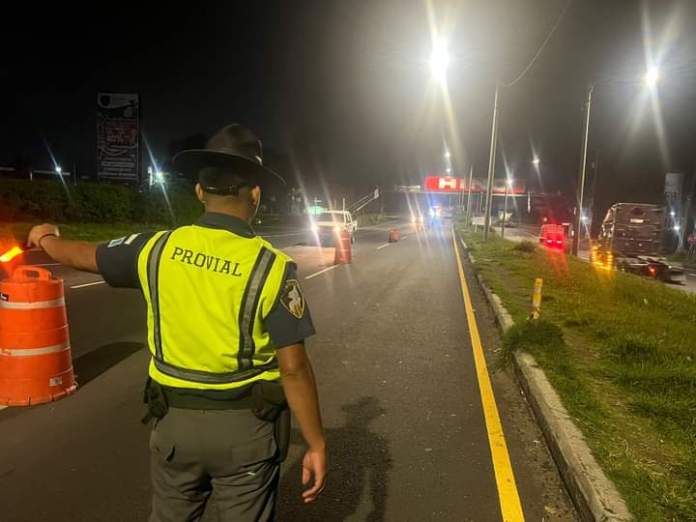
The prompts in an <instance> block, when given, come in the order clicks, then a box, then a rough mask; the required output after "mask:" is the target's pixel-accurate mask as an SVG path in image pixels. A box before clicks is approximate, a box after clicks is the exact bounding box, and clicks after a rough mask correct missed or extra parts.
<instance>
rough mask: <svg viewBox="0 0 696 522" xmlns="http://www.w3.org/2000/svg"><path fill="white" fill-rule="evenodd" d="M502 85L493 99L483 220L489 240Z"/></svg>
mask: <svg viewBox="0 0 696 522" xmlns="http://www.w3.org/2000/svg"><path fill="white" fill-rule="evenodd" d="M499 90H500V86H499V85H498V84H497V83H496V85H495V99H494V101H493V124H492V129H491V153H490V156H488V180H487V182H486V215H485V217H484V220H483V239H484V241H485V240H488V229H489V227H490V226H491V205H492V203H493V176H495V150H496V147H497V145H498V92H499Z"/></svg>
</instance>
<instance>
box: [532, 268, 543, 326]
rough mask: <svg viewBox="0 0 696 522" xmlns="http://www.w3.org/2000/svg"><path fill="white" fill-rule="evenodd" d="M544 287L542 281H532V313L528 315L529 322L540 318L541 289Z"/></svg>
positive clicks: (540, 279)
mask: <svg viewBox="0 0 696 522" xmlns="http://www.w3.org/2000/svg"><path fill="white" fill-rule="evenodd" d="M543 286H544V280H543V279H542V278H540V277H537V278H536V279H535V280H534V291H533V293H532V313H531V314H529V318H530V319H531V320H534V321H535V320H537V319H539V317H540V316H541V289H542V287H543Z"/></svg>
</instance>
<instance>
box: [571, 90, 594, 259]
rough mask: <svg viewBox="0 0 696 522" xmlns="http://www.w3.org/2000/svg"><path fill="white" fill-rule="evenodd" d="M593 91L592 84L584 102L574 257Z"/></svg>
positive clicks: (579, 219) (578, 244) (583, 191)
mask: <svg viewBox="0 0 696 522" xmlns="http://www.w3.org/2000/svg"><path fill="white" fill-rule="evenodd" d="M593 90H594V84H591V85H590V86H589V87H588V89H587V101H586V102H585V125H584V128H583V133H582V149H581V158H582V162H581V165H580V180H579V183H578V193H577V196H578V199H577V208H576V211H575V223H574V225H575V234H574V235H573V249H572V253H573V255H574V256H577V255H578V249H579V246H580V228H581V226H582V205H583V198H584V196H585V172H586V170H587V142H588V138H589V135H590V113H591V112H592V91H593Z"/></svg>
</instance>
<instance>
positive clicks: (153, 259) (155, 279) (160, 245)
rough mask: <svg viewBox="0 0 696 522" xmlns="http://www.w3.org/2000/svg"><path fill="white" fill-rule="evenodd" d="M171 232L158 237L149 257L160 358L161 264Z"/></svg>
mask: <svg viewBox="0 0 696 522" xmlns="http://www.w3.org/2000/svg"><path fill="white" fill-rule="evenodd" d="M170 235H171V231H170V232H166V233H164V234H162V235H161V236H160V237H158V238H157V240H156V241H155V244H154V246H153V247H152V250H151V251H150V256H149V257H148V259H147V286H148V288H149V289H150V303H151V305H152V320H153V321H152V322H153V332H152V337H153V339H154V342H155V354H156V356H157V358H158V359H161V358H162V331H161V327H160V313H159V265H160V258H161V257H162V251H163V250H164V245H165V244H166V243H167V240H168V239H169V236H170Z"/></svg>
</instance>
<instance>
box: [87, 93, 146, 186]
mask: <svg viewBox="0 0 696 522" xmlns="http://www.w3.org/2000/svg"><path fill="white" fill-rule="evenodd" d="M138 125H139V98H138V95H137V94H117V93H99V94H98V95H97V172H98V175H99V178H108V179H119V180H124V181H137V179H138V156H139V134H140V133H139V128H138Z"/></svg>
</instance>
